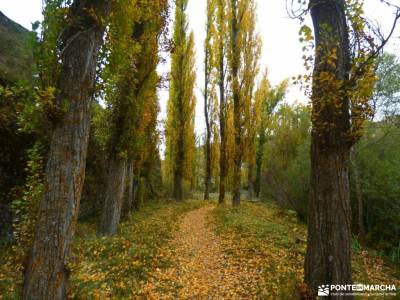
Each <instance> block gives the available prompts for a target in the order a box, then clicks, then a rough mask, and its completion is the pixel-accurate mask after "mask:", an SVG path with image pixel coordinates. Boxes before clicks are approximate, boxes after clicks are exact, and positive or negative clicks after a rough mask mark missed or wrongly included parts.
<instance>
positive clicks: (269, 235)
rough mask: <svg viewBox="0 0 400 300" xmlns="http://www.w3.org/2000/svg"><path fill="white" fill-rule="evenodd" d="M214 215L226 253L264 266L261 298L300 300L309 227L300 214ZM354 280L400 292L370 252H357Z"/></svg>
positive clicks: (266, 208)
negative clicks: (298, 215) (301, 219)
mask: <svg viewBox="0 0 400 300" xmlns="http://www.w3.org/2000/svg"><path fill="white" fill-rule="evenodd" d="M213 213H214V219H215V220H214V221H215V223H216V225H217V227H216V230H217V234H218V235H219V236H220V237H221V238H222V240H225V244H226V245H229V246H228V247H226V248H225V251H226V252H227V253H228V254H229V255H231V256H232V257H236V259H237V258H240V260H242V261H243V264H244V265H245V264H248V263H249V262H250V263H251V264H252V265H258V266H261V270H262V272H263V276H264V280H263V285H262V286H261V287H260V289H259V292H258V295H257V296H256V297H257V298H261V299H296V298H298V297H299V295H298V291H297V288H296V286H297V285H298V284H300V283H301V282H302V281H303V262H304V255H305V252H306V226H305V225H304V224H301V223H299V222H298V221H297V218H296V215H295V213H294V212H290V211H284V210H282V209H279V208H278V207H276V206H275V205H273V204H271V203H248V202H244V203H242V205H241V206H240V207H239V208H232V207H227V206H222V207H217V208H216V209H215V210H214V212H213ZM246 261H247V263H246ZM353 278H354V281H355V282H360V283H366V284H368V283H369V284H395V285H396V286H400V278H399V275H398V273H397V274H396V270H395V268H394V267H391V266H389V265H387V264H385V262H384V260H383V259H382V258H380V257H378V256H374V255H372V254H371V253H369V252H368V251H367V250H364V249H362V250H361V249H358V250H356V249H353Z"/></svg>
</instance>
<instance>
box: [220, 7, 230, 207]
mask: <svg viewBox="0 0 400 300" xmlns="http://www.w3.org/2000/svg"><path fill="white" fill-rule="evenodd" d="M223 7H224V6H223V0H219V10H220V11H219V12H218V22H219V24H220V25H219V26H220V31H221V32H219V34H220V37H219V41H218V44H219V45H218V56H219V66H218V76H219V79H218V86H219V131H220V139H221V140H220V147H219V154H220V155H219V196H218V203H219V204H223V203H224V202H225V185H226V176H227V173H228V167H227V159H226V138H227V137H226V131H225V127H226V126H225V124H226V101H225V65H224V62H225V58H224V39H223V33H224V30H223V25H222V24H223V23H224V22H225V20H224V10H223Z"/></svg>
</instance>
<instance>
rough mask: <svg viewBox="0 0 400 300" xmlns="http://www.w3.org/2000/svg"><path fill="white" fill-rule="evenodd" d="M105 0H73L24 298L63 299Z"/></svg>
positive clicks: (83, 164)
mask: <svg viewBox="0 0 400 300" xmlns="http://www.w3.org/2000/svg"><path fill="white" fill-rule="evenodd" d="M108 2H109V1H94V0H92V1H89V0H87V1H78V0H76V1H74V2H73V4H72V5H71V7H70V14H69V19H70V22H69V23H68V24H69V25H68V27H66V28H65V29H64V34H63V36H62V39H63V46H64V49H63V54H62V58H61V60H62V67H61V73H60V77H59V81H58V86H57V88H58V91H57V96H56V100H57V103H58V105H59V106H60V107H63V106H65V105H66V106H67V109H66V112H65V113H64V114H63V116H62V117H61V118H60V119H59V120H58V122H57V123H56V124H55V128H54V131H53V134H52V137H51V144H50V153H49V159H48V162H47V165H46V176H45V191H44V195H43V199H42V201H41V204H40V206H39V215H38V220H37V224H36V227H35V234H34V239H33V244H32V248H31V251H30V254H29V258H28V262H27V265H26V269H25V277H24V286H23V299H40V300H46V299H49V300H54V299H66V298H67V280H68V270H67V261H68V256H69V252H70V247H71V242H72V239H73V236H74V232H75V227H76V222H77V217H78V211H79V204H80V198H81V193H82V187H83V183H84V178H85V166H86V154H87V146H88V137H89V126H90V102H91V97H92V94H93V91H94V82H95V73H96V64H97V57H98V51H99V48H100V46H101V44H102V42H103V34H104V27H105V26H104V25H105V24H99V23H98V22H97V21H96V20H95V18H93V16H92V15H91V14H90V12H91V11H94V12H96V14H97V15H98V16H102V17H103V18H104V17H106V16H107V15H108V13H109V11H110V4H109V3H108Z"/></svg>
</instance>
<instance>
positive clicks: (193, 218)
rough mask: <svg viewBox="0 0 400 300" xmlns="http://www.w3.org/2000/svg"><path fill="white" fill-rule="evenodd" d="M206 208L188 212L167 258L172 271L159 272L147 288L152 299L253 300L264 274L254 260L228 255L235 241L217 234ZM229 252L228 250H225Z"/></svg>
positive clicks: (211, 207) (209, 211)
mask: <svg viewBox="0 0 400 300" xmlns="http://www.w3.org/2000/svg"><path fill="white" fill-rule="evenodd" d="M212 209H213V206H206V207H202V208H200V209H197V210H194V211H191V212H189V213H187V214H186V215H185V216H184V217H183V219H182V222H181V224H180V227H179V230H178V231H177V232H176V234H175V237H174V239H173V241H172V244H171V245H170V249H168V250H167V253H166V255H167V256H169V258H170V260H171V261H173V265H172V266H170V267H169V268H166V269H163V270H160V269H158V270H157V271H156V272H155V273H154V274H153V276H152V279H151V280H150V281H149V283H148V285H147V286H146V293H147V295H148V296H149V298H151V299H176V298H179V299H252V298H255V296H252V295H255V294H256V293H257V292H258V291H257V282H259V281H260V280H262V276H261V272H260V270H258V269H257V266H254V265H252V263H251V261H250V262H248V263H246V262H244V261H243V260H242V259H241V258H240V257H233V256H231V255H229V254H227V252H226V250H229V248H231V247H232V246H233V241H229V239H225V238H224V240H222V239H221V238H219V237H218V236H217V235H215V233H214V226H213V224H212V222H211V218H210V213H211V211H212ZM224 250H225V251H224Z"/></svg>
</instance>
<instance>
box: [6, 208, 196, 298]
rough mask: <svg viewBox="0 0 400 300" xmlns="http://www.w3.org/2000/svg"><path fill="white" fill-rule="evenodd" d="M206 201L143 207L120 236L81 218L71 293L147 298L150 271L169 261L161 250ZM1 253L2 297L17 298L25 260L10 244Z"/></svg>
mask: <svg viewBox="0 0 400 300" xmlns="http://www.w3.org/2000/svg"><path fill="white" fill-rule="evenodd" d="M202 205H204V203H203V202H202V201H185V202H182V203H179V204H178V203H174V202H168V203H166V202H158V203H151V204H148V205H146V206H145V207H143V209H141V210H140V211H139V212H135V213H134V214H133V215H132V216H131V217H130V219H129V220H127V221H125V222H122V223H121V225H120V230H119V234H118V236H115V237H98V236H97V235H96V226H95V224H94V223H90V222H88V223H81V224H79V226H78V229H77V233H76V237H75V240H74V245H73V251H72V257H71V261H70V264H69V266H68V267H69V269H70V271H71V287H70V288H71V291H70V292H71V295H70V296H71V297H73V298H75V299H110V298H112V299H114V298H117V299H121V298H123V299H132V298H137V297H139V298H142V297H143V294H142V293H143V290H142V289H143V286H144V284H145V282H146V281H147V277H148V274H149V272H150V270H153V269H157V268H166V267H168V266H169V265H170V264H171V262H170V261H169V260H168V259H167V258H164V257H163V254H162V253H161V252H160V251H159V249H160V248H162V246H165V244H166V243H167V242H168V240H169V239H170V238H171V236H172V234H173V232H174V231H176V228H177V226H179V223H180V221H179V220H180V217H181V216H182V214H184V213H185V212H188V211H190V210H193V209H196V208H199V207H201V206H202ZM1 250H4V252H2V254H0V262H1V263H2V264H1V265H0V299H18V296H17V295H18V288H19V286H20V284H21V269H22V267H21V264H19V263H15V260H14V258H13V255H14V254H15V252H16V251H17V250H18V249H12V248H11V247H8V248H6V249H1Z"/></svg>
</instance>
